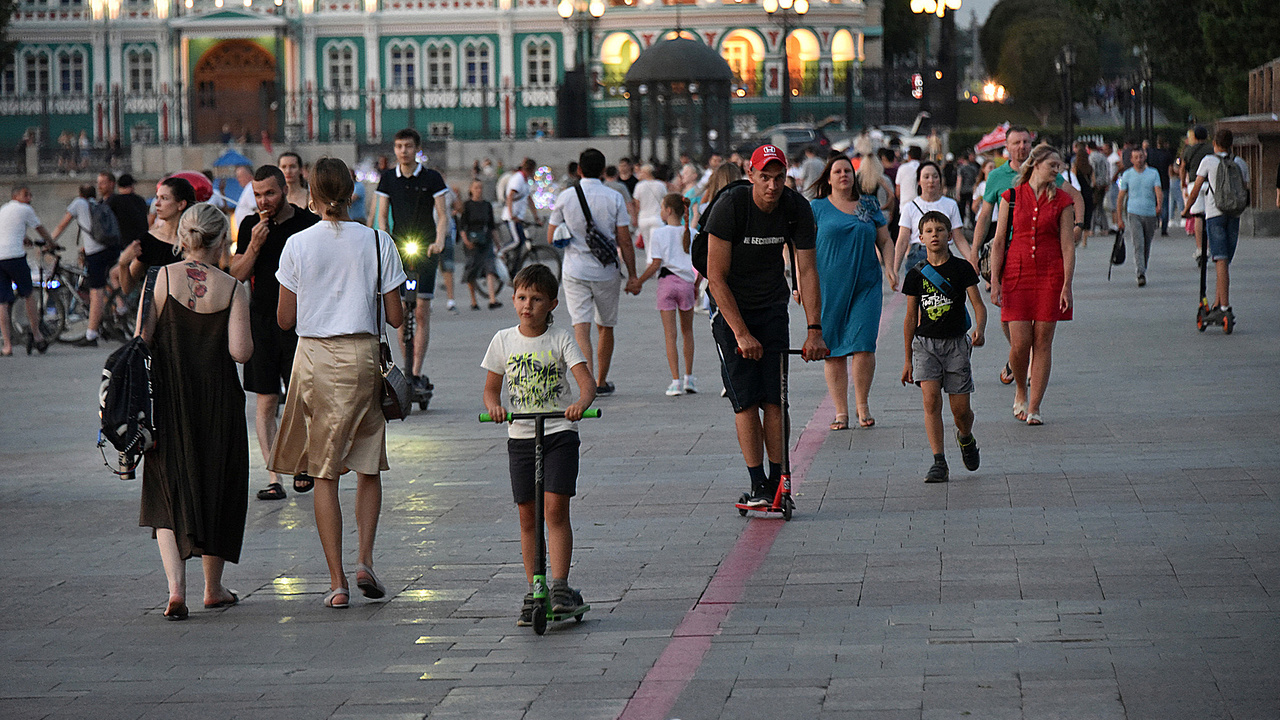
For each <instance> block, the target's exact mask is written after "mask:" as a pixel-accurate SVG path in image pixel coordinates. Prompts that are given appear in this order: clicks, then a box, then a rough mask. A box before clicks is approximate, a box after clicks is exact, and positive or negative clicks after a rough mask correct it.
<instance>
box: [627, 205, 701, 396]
mask: <svg viewBox="0 0 1280 720" xmlns="http://www.w3.org/2000/svg"><path fill="white" fill-rule="evenodd" d="M662 221H663V223H664V224H663V226H662V227H660V228H656V229H654V230H653V235H652V236H651V237H650V239H649V258H650V260H649V267H647V268H645V271H644V274H643V275H641V276H640V282H641V283H643V282H644V281H646V280H648V279H649V278H651V277H653V276H654V275H657V276H658V300H657V306H658V312H659V313H660V314H661V315H662V331H663V333H664V334H665V335H666V339H667V365H668V366H669V367H670V369H671V384H670V385H668V386H667V395H670V396H672V397H675V396H677V395H683V394H684V393H690V394H692V393H696V392H698V381H697V378H695V377H694V376H693V302H694V292H695V289H696V288H695V285H694V281H695V280H696V279H697V274H696V271H695V270H694V269H693V258H692V257H690V256H689V243H690V232H689V199H688V198H685V197H681V196H680V194H679V193H668V194H667V195H666V197H664V198H663V199H662ZM677 313H678V314H679V319H680V332H681V333H682V334H683V335H684V377H683V378H682V377H681V376H680V357H679V354H678V353H677V350H676V315H677Z"/></svg>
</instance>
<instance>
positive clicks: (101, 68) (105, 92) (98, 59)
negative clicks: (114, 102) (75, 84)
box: [88, 30, 115, 141]
mask: <svg viewBox="0 0 1280 720" xmlns="http://www.w3.org/2000/svg"><path fill="white" fill-rule="evenodd" d="M92 40H93V50H92V58H91V62H92V63H93V64H92V65H91V66H90V67H91V71H92V76H91V78H90V79H89V85H88V92H89V94H90V96H91V97H92V98H93V112H94V116H95V117H94V119H93V132H94V138H93V139H94V140H97V141H102V140H107V139H109V138H110V137H111V132H112V129H113V128H112V125H111V119H112V118H111V115H112V113H111V77H110V75H111V73H112V72H113V71H114V67H108V65H107V62H108V61H107V57H108V53H107V47H106V46H107V37H106V33H104V32H100V31H96V30H95V31H94V33H93V38H92ZM111 64H112V66H114V65H115V62H114V61H112V63H111ZM98 113H102V114H103V115H105V117H104V118H103V121H102V123H101V124H99V123H98V122H97V119H98V117H99V115H98Z"/></svg>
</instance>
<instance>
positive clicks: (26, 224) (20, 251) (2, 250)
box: [0, 200, 40, 260]
mask: <svg viewBox="0 0 1280 720" xmlns="http://www.w3.org/2000/svg"><path fill="white" fill-rule="evenodd" d="M38 227H40V218H38V217H36V211H35V209H34V208H32V207H31V205H29V204H27V203H22V202H18V201H17V200H10V201H9V202H7V203H5V204H4V205H3V206H0V260H12V259H13V258H19V257H26V256H27V250H26V248H25V247H23V245H22V241H23V240H25V239H26V237H27V231H28V230H35V229H36V228H38Z"/></svg>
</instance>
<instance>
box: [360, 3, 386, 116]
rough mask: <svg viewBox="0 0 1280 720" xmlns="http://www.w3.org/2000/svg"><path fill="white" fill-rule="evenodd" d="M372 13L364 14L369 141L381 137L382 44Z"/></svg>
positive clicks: (366, 104) (365, 110) (365, 111)
mask: <svg viewBox="0 0 1280 720" xmlns="http://www.w3.org/2000/svg"><path fill="white" fill-rule="evenodd" d="M378 40H379V32H378V25H377V22H376V21H375V19H374V17H373V13H365V25H364V65H365V92H366V95H365V98H366V99H365V105H364V114H365V125H366V127H365V130H366V134H367V135H368V138H369V140H370V141H376V140H377V139H378V138H379V137H381V136H382V92H381V91H382V79H381V78H382V72H381V70H382V44H381V43H380V42H378Z"/></svg>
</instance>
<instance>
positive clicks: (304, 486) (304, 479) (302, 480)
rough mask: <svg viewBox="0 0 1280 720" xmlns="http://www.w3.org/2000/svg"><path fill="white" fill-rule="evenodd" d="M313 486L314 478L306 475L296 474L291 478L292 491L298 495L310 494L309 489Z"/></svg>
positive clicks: (314, 484) (314, 483)
mask: <svg viewBox="0 0 1280 720" xmlns="http://www.w3.org/2000/svg"><path fill="white" fill-rule="evenodd" d="M315 486H316V481H315V478H313V477H311V476H310V475H308V474H306V473H298V474H297V475H294V476H293V491H294V492H296V493H298V494H299V495H301V494H304V493H309V492H311V488H313V487H315Z"/></svg>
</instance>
